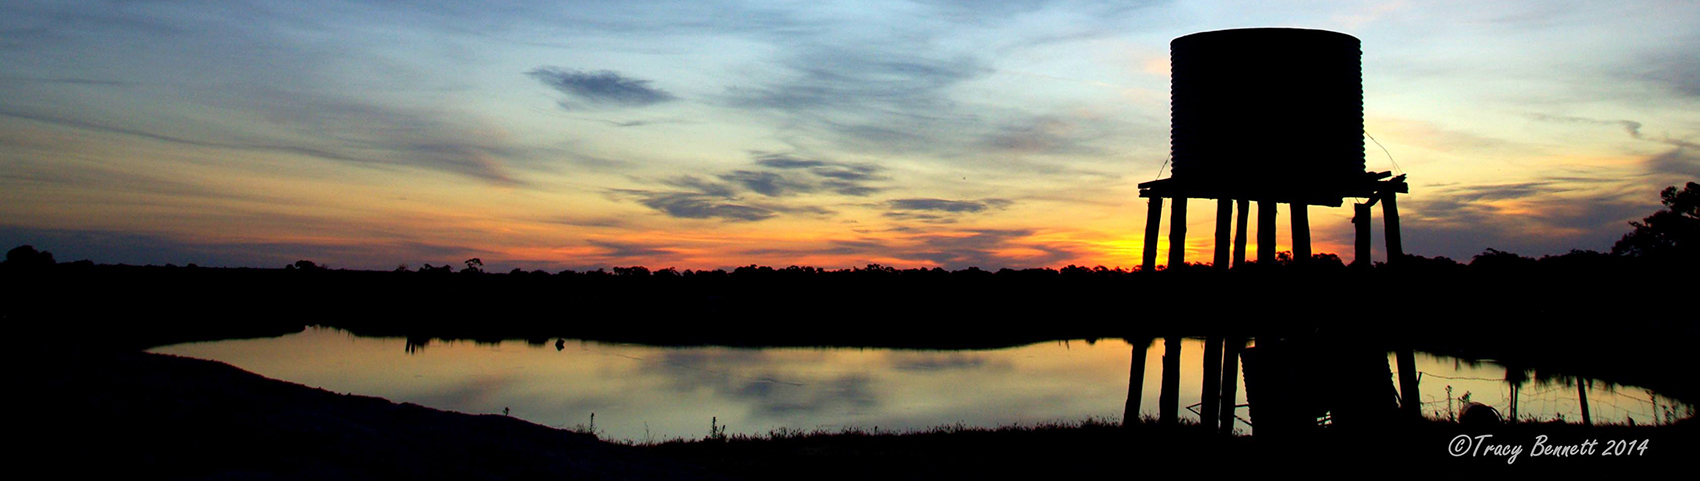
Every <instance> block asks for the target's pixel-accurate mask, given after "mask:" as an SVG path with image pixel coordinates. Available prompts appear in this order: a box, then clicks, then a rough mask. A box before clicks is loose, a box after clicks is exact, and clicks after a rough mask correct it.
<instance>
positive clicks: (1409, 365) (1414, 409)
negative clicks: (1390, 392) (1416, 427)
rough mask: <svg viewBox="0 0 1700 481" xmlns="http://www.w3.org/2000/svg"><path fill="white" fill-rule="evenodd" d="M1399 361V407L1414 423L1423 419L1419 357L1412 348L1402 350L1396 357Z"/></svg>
mask: <svg viewBox="0 0 1700 481" xmlns="http://www.w3.org/2000/svg"><path fill="white" fill-rule="evenodd" d="M1394 356H1395V357H1398V360H1399V407H1400V408H1401V409H1402V410H1403V411H1404V412H1405V416H1406V417H1407V418H1410V419H1411V420H1412V421H1415V420H1419V419H1422V418H1423V402H1422V399H1423V398H1422V396H1420V395H1419V393H1420V392H1421V391H1419V390H1418V387H1417V356H1416V353H1415V352H1413V351H1412V350H1411V348H1408V347H1406V348H1400V349H1399V351H1398V353H1397V354H1395V355H1394Z"/></svg>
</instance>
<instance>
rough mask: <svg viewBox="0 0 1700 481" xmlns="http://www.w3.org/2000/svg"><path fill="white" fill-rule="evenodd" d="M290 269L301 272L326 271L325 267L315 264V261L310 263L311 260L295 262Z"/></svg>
mask: <svg viewBox="0 0 1700 481" xmlns="http://www.w3.org/2000/svg"><path fill="white" fill-rule="evenodd" d="M288 268H294V269H300V270H303V271H318V270H324V269H325V266H321V265H318V264H315V263H313V261H310V260H306V259H302V260H298V261H295V263H294V264H290V265H289V267H288Z"/></svg>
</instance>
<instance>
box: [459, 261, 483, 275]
mask: <svg viewBox="0 0 1700 481" xmlns="http://www.w3.org/2000/svg"><path fill="white" fill-rule="evenodd" d="M461 272H463V273H469V274H479V273H483V272H484V260H483V259H479V258H477V257H474V258H471V259H467V260H466V269H462V270H461Z"/></svg>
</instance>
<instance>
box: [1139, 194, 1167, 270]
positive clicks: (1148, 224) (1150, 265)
mask: <svg viewBox="0 0 1700 481" xmlns="http://www.w3.org/2000/svg"><path fill="white" fill-rule="evenodd" d="M1162 225H1163V198H1162V197H1152V198H1151V205H1150V207H1148V208H1146V209H1145V259H1144V260H1145V263H1144V264H1141V266H1142V267H1141V268H1140V270H1143V271H1145V272H1151V271H1153V270H1155V269H1157V233H1158V232H1161V231H1160V230H1158V229H1159V228H1160V227H1161V226H1162Z"/></svg>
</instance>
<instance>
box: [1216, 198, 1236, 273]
mask: <svg viewBox="0 0 1700 481" xmlns="http://www.w3.org/2000/svg"><path fill="white" fill-rule="evenodd" d="M1233 224H1234V201H1233V200H1232V199H1217V200H1216V258H1215V259H1214V260H1213V261H1212V262H1214V264H1213V265H1214V266H1215V267H1216V268H1217V269H1227V268H1228V267H1229V264H1228V243H1230V242H1233V240H1232V239H1230V238H1229V237H1228V232H1229V230H1230V228H1231V227H1233Z"/></svg>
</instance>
